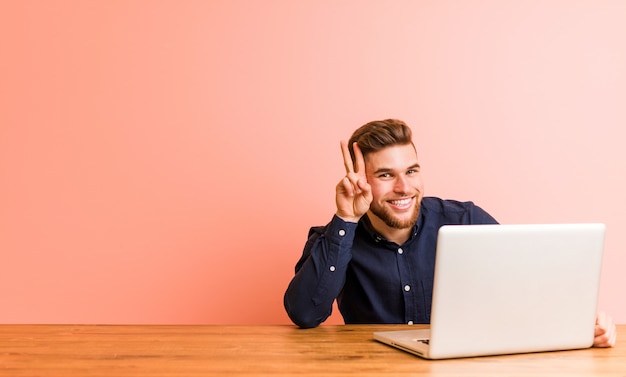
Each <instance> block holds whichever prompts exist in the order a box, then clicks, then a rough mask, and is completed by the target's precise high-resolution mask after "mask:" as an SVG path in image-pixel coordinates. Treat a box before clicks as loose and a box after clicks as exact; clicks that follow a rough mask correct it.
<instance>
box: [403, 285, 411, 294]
mask: <svg viewBox="0 0 626 377" xmlns="http://www.w3.org/2000/svg"><path fill="white" fill-rule="evenodd" d="M404 290H405V291H406V292H408V291H410V290H411V286H410V285H408V284H407V285H405V286H404Z"/></svg>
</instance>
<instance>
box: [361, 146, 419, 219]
mask: <svg viewBox="0 0 626 377" xmlns="http://www.w3.org/2000/svg"><path fill="white" fill-rule="evenodd" d="M365 173H366V175H367V182H368V183H369V184H370V186H371V187H372V195H373V200H372V203H371V205H370V215H371V214H373V215H374V216H376V217H378V218H379V219H380V220H382V221H383V222H384V223H385V224H386V225H387V226H389V227H391V228H395V229H405V228H411V227H413V225H415V222H416V221H417V215H418V214H419V209H420V202H421V201H422V197H423V196H424V184H423V182H422V177H421V174H420V166H419V164H418V162H417V153H416V152H415V148H414V147H413V145H412V144H406V145H394V146H391V147H387V148H384V149H382V150H380V151H378V152H373V153H368V154H367V155H366V156H365Z"/></svg>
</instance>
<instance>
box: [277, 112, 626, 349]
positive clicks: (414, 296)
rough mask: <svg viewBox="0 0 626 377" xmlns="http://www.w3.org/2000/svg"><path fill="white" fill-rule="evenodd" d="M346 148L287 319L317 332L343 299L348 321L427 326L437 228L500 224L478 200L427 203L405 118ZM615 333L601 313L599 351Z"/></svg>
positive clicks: (368, 130)
mask: <svg viewBox="0 0 626 377" xmlns="http://www.w3.org/2000/svg"><path fill="white" fill-rule="evenodd" d="M341 150H342V153H343V160H344V165H345V169H346V176H345V177H343V179H342V180H341V181H340V182H339V183H338V184H337V186H336V200H335V201H336V206H337V211H336V213H335V215H334V216H333V218H332V220H331V221H330V223H328V224H327V225H326V226H323V227H313V228H311V230H310V231H309V239H308V241H307V243H306V245H305V247H304V252H303V255H302V257H301V258H300V260H299V261H298V263H297V264H296V275H295V276H294V278H293V280H292V281H291V283H290V284H289V287H288V288H287V291H286V293H285V298H284V304H285V309H286V311H287V314H288V315H289V317H290V318H291V320H292V321H293V322H294V323H295V324H296V325H298V326H300V327H302V328H309V327H315V326H318V325H319V324H321V323H322V322H324V321H325V320H326V319H327V318H328V316H329V315H330V314H331V310H332V305H333V302H334V300H335V299H337V303H338V307H339V310H340V312H341V314H342V316H343V318H344V321H345V323H408V324H413V323H430V310H431V301H432V288H433V278H434V266H435V250H436V242H437V232H438V230H439V228H440V227H441V226H442V225H445V224H496V223H497V222H496V220H495V219H494V218H493V217H492V216H491V215H489V214H488V213H487V212H485V211H484V210H483V209H481V208H480V207H478V206H476V205H474V204H473V203H472V202H458V201H453V200H443V199H439V198H434V197H424V185H423V182H422V178H421V175H420V165H419V163H418V159H417V152H416V149H415V146H414V144H413V141H412V133H411V129H410V128H409V127H408V126H407V125H406V124H405V123H404V122H402V121H400V120H396V119H387V120H381V121H373V122H370V123H367V124H365V125H364V126H362V127H360V128H359V129H357V130H356V131H355V132H354V134H353V135H352V137H351V138H350V141H349V142H348V143H345V142H341ZM614 334H615V325H614V324H613V322H612V320H611V319H610V317H608V316H606V315H605V314H603V313H601V314H599V315H598V320H597V326H596V339H595V342H594V345H596V346H605V347H606V346H612V345H613V344H614V342H615V336H614Z"/></svg>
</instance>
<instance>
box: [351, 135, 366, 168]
mask: <svg viewBox="0 0 626 377" xmlns="http://www.w3.org/2000/svg"><path fill="white" fill-rule="evenodd" d="M352 149H353V150H354V160H355V163H354V164H355V165H356V172H357V173H361V174H362V175H364V173H363V172H364V171H365V158H364V157H363V152H361V148H360V147H359V144H358V143H356V142H355V143H354V144H353V145H352Z"/></svg>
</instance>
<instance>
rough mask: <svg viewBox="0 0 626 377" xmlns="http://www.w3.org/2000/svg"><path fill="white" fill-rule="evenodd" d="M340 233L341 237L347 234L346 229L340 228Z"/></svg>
mask: <svg viewBox="0 0 626 377" xmlns="http://www.w3.org/2000/svg"><path fill="white" fill-rule="evenodd" d="M339 235H340V236H341V237H343V236H345V235H346V231H345V230H343V229H339Z"/></svg>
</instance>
